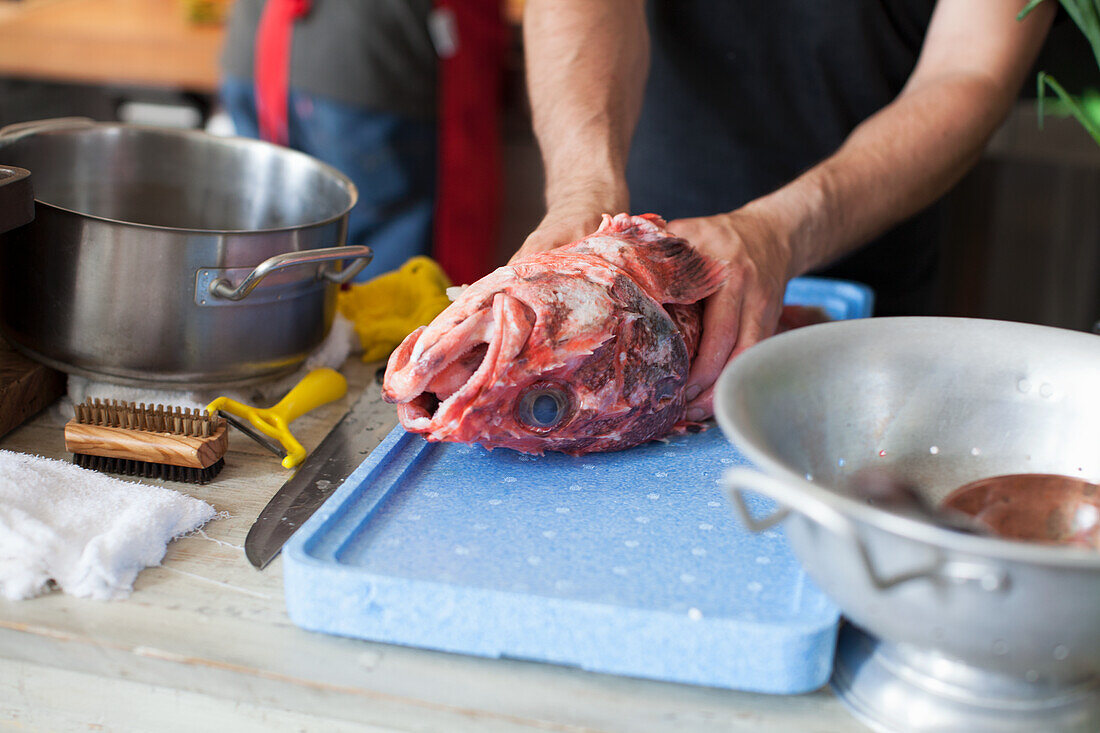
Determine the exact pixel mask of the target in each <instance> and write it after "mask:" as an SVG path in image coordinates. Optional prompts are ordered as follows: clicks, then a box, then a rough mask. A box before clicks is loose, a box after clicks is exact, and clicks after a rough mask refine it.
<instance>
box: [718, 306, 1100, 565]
mask: <svg viewBox="0 0 1100 733" xmlns="http://www.w3.org/2000/svg"><path fill="white" fill-rule="evenodd" d="M886 321H890V322H892V324H893V325H891V326H885V325H884V326H883V327H884V328H887V327H889V328H897V324H900V323H902V322H918V321H922V322H928V323H931V322H937V323H940V324H944V323H946V322H954V323H959V324H965V323H969V324H981V325H982V326H983V327H990V326H992V327H994V328H1004V327H1006V326H1007V327H1012V328H1017V329H1036V330H1040V329H1041V330H1044V331H1059V332H1063V333H1067V334H1076V335H1079V336H1081V337H1082V338H1096V337H1095V336H1091V335H1090V334H1086V333H1080V332H1076V331H1069V330H1067V329H1059V328H1053V327H1050V326H1038V325H1034V324H1025V323H1014V322H1010V321H996V320H990V319H978V318H955V317H946V316H909V317H893V318H872V319H852V320H845V321H833V322H831V323H822V324H817V325H813V326H806V327H804V328H800V329H796V330H794V331H788V332H787V333H783V334H779V335H776V336H772V337H771V338H768V339H766V340H764V341H762V342H760V343H758V344H756V345H754V346H752V347H751V348H749V349H747V350H746V351H745V352H744V353H743V354H741V355H740V356H739V357H737V359H735V360H734V361H733V362H731V363H730V365H729V366H727V367H726V369H725V370H724V371H723V372H722V375H721V376H720V377H719V379H718V383H717V386H716V388H715V394H714V405H715V417H716V418H717V420H718V424H719V426H720V427H721V429H722V432H723V433H724V434H725V435H726V439H727V440H729V441H730V442H731V443H733V444H734V445H735V446H737V448H738V449H739V450H741V451H742V452H743V453H744V454H745V456H746V457H747V458H748V459H749V460H750V461H751V462H752V464H753V465H754V466H755V467H756V468H757V470H763V471H764V472H765V473H768V474H771V475H772V476H773V477H775V478H778V479H780V480H783V481H785V482H786V483H788V484H789V485H790V486H791V488H794V489H797V490H798V491H799V492H800V493H802V494H805V495H806V498H807V499H808V500H810V501H815V502H818V503H819V504H824V505H825V506H826V507H827V508H828V509H831V510H833V511H834V512H837V513H839V514H840V515H842V516H843V517H844V518H845V519H848V520H854V521H856V522H859V523H862V524H866V525H869V526H871V527H874V528H876V529H878V530H881V531H883V532H886V533H888V534H895V535H899V536H901V537H904V538H906V539H910V540H914V541H916V542H921V543H925V544H928V545H932V546H935V547H939V548H943V549H947V550H952V551H957V552H961V553H967V554H970V555H975V556H980V557H984V558H991V559H994V560H1006V561H1016V562H1023V563H1030V564H1034V565H1057V566H1060V567H1072V568H1080V569H1090V570H1100V552H1096V551H1094V550H1087V549H1084V548H1076V547H1066V546H1058V545H1044V544H1039V543H1034V542H1023V541H1014V540H1007V539H1001V538H997V537H983V536H981V535H968V534H964V533H961V532H955V531H952V530H949V529H946V528H943V527H937V526H936V525H933V524H929V523H926V522H922V521H919V520H917V519H911V518H909V517H905V516H901V515H899V514H894V513H892V512H888V511H886V510H884V509H879V508H877V507H874V506H871V505H868V504H864V503H862V502H860V501H857V500H856V499H853V498H850V497H848V496H846V495H844V494H840V493H837V492H835V491H832V490H830V489H826V488H823V487H822V486H821V485H820V484H817V483H815V482H813V481H807V480H806V478H805V476H802V475H799V474H798V473H797V472H795V471H793V470H791V469H790V468H788V467H787V466H785V465H784V464H783V463H782V462H780V461H779V460H777V459H775V458H773V457H772V456H771V455H770V454H769V453H768V451H767V450H765V449H764V448H763V447H761V446H759V445H757V444H756V443H754V441H753V440H752V439H750V438H749V437H748V436H747V435H746V434H745V432H744V431H742V430H741V429H740V428H739V427H738V425H737V423H736V422H735V421H734V420H733V419H732V418H731V417H730V416H729V415H728V414H727V411H726V410H725V409H723V408H724V406H725V405H726V404H730V403H732V402H733V400H732V399H727V397H728V396H730V395H734V394H736V393H737V392H738V391H739V387H738V386H737V382H738V380H739V379H740V378H741V375H742V374H743V373H746V372H747V371H749V370H750V369H751V368H753V367H754V366H755V365H756V363H757V362H762V361H764V360H765V359H767V358H768V357H769V354H770V352H771V351H772V350H774V348H776V347H775V346H772V345H769V344H778V343H785V342H787V341H790V340H793V339H798V338H801V337H800V336H799V334H805V333H809V332H812V331H815V330H816V331H817V332H818V333H820V332H821V330H822V329H838V328H840V329H844V328H853V327H855V328H861V327H862V328H867V325H866V324H868V323H883V322H886ZM853 324H863V325H861V326H853ZM877 327H878V326H877V325H876V326H871V328H877ZM788 508H789V509H790V511H792V512H795V513H798V514H801V515H802V516H803V517H805V518H806V519H810V520H811V521H813V520H812V518H811V517H810V516H809V515H808V514H807V513H806V512H802V511H799V509H798V507H796V506H790V507H788ZM823 526H824V525H823Z"/></svg>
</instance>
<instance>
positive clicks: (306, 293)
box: [0, 119, 371, 387]
mask: <svg viewBox="0 0 1100 733" xmlns="http://www.w3.org/2000/svg"><path fill="white" fill-rule="evenodd" d="M0 161H3V162H4V163H6V164H10V165H17V166H20V167H22V168H26V169H29V170H30V171H31V172H32V174H33V177H34V190H35V220H34V222H33V223H31V224H28V225H26V226H23V227H20V228H18V229H15V230H13V231H11V232H8V233H7V234H4V235H3V236H2V237H0V328H2V330H3V333H4V335H5V336H6V337H7V338H8V340H9V341H11V342H12V343H13V344H14V345H15V346H16V348H18V349H20V350H21V351H23V352H25V353H26V354H27V355H29V356H31V357H32V358H35V359H37V360H39V361H42V362H44V363H46V364H49V365H51V366H54V367H57V368H59V369H63V370H65V371H68V372H72V373H77V374H84V375H87V376H91V377H93V378H96V379H102V380H106V381H113V382H120V383H134V384H139V385H143V386H153V385H162V386H184V385H186V386H188V387H221V386H228V385H234V384H244V383H248V382H251V381H255V380H259V379H263V378H267V377H271V376H275V375H278V374H280V373H284V372H287V371H291V370H293V369H294V368H295V367H296V366H297V365H298V364H299V363H301V362H302V361H303V360H304V359H305V357H306V355H307V354H308V353H309V352H310V351H311V350H312V349H313V348H314V347H316V346H317V345H318V344H320V343H321V341H322V340H323V339H324V337H325V335H326V334H327V332H328V329H329V327H330V326H331V323H332V318H333V315H334V312H335V310H334V309H335V296H336V284H337V283H340V282H344V281H346V280H348V279H350V278H351V277H353V276H354V275H355V274H356V273H358V272H359V271H360V270H361V269H362V268H363V267H364V266H365V265H366V264H367V262H369V260H370V256H371V253H370V249H369V248H368V247H362V246H359V247H344V246H341V245H343V243H344V240H345V237H346V234H347V215H348V212H349V211H350V209H351V207H352V206H353V205H354V204H355V201H356V197H357V193H356V190H355V186H354V185H353V184H352V183H351V181H350V180H348V179H347V178H346V177H345V176H344V175H342V174H341V173H339V172H338V171H336V170H335V169H333V168H331V167H329V166H327V165H324V164H323V163H321V162H319V161H317V160H315V159H313V158H311V157H309V156H307V155H304V154H302V153H298V152H295V151H292V150H289V149H286V148H281V147H278V146H275V145H269V144H267V143H264V142H260V141H256V140H246V139H241V138H218V137H214V136H211V135H208V134H205V133H202V132H196V131H182V130H169V129H161V128H152V127H143V126H137V125H125V124H108V123H95V122H91V121H89V120H79V119H75V120H74V119H62V120H46V121H42V122H34V123H24V124H20V125H14V126H11V127H7V128H4V129H3V130H0ZM352 259H354V260H355V262H354V263H353V264H351V265H349V266H348V267H347V268H345V269H340V265H341V263H343V262H345V261H347V260H352Z"/></svg>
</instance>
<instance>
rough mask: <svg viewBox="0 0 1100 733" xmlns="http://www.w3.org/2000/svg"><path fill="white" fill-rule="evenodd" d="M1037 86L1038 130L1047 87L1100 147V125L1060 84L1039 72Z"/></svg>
mask: <svg viewBox="0 0 1100 733" xmlns="http://www.w3.org/2000/svg"><path fill="white" fill-rule="evenodd" d="M1036 81H1037V83H1038V85H1039V105H1038V107H1039V109H1038V111H1039V129H1040V130H1041V129H1042V128H1043V111H1044V110H1043V103H1044V99H1045V97H1046V90H1047V88H1048V87H1049V88H1050V90H1051V91H1052V92H1054V93H1055V94H1056V95H1058V98H1059V99H1060V100H1061V101H1062V104H1064V105H1066V107H1067V108H1068V109H1069V113H1070V114H1071V115H1073V117H1074V119H1076V120H1077V121H1078V122H1079V123H1081V126H1082V127H1084V128H1085V131H1086V132H1088V134H1089V135H1091V136H1092V139H1093V140H1095V141H1096V144H1097V145H1100V124H1097V122H1096V121H1095V120H1094V119H1092V117H1090V115H1089V114H1088V112H1087V111H1086V110H1085V108H1084V107H1083V106H1082V105H1081V103H1080V102H1078V101H1077V100H1076V99H1074V98H1073V95H1071V94H1070V93H1069V92H1067V91H1066V90H1065V89H1064V88H1063V87H1062V85H1061V84H1059V83H1058V82H1057V81H1056V80H1055V79H1054V77H1052V76H1050V75H1049V74H1047V73H1046V72H1045V71H1040V72H1039V76H1038V78H1037V80H1036Z"/></svg>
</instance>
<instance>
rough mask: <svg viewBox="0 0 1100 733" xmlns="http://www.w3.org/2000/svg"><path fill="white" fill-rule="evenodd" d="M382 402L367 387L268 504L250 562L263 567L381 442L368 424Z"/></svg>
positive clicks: (248, 547)
mask: <svg viewBox="0 0 1100 733" xmlns="http://www.w3.org/2000/svg"><path fill="white" fill-rule="evenodd" d="M377 401H378V397H377V395H375V394H373V392H372V390H369V389H364V390H363V394H362V395H360V396H359V399H357V400H356V401H355V404H353V405H352V406H351V407H350V408H349V409H348V411H347V412H346V413H344V416H343V417H341V418H340V422H338V423H336V427H334V428H333V429H332V430H331V431H329V434H328V435H326V436H325V438H324V440H322V441H321V444H320V445H318V446H317V447H316V448H315V449H314V450H313V452H312V453H310V454H309V455H308V456H306V459H305V461H303V463H302V465H301V466H299V467H298V471H297V472H296V473H295V474H294V475H293V476H291V477H290V478H289V479H288V480H287V482H286V483H285V484H283V487H282V488H281V489H279V491H278V492H276V494H275V496H273V497H272V498H271V501H269V502H268V503H267V506H265V507H264V509H263V511H262V512H260V516H259V517H258V518H257V519H256V522H255V524H253V525H252V528H251V529H250V530H249V531H248V537H246V538H245V541H244V553H245V556H246V557H247V558H248V561H249V562H250V563H252V564H253V565H255V566H256V567H257V568H259V569H260V570H263V569H264V568H265V567H267V565H268V563H270V562H271V561H272V560H274V559H275V557H276V556H277V555H278V554H279V551H280V550H282V548H283V545H284V544H285V543H286V541H287V540H288V539H290V536H291V535H292V534H294V532H295V531H296V530H297V529H298V528H299V527H301V526H302V524H303V523H304V522H305V521H306V520H307V519H309V518H310V517H311V516H313V513H314V512H315V511H317V509H318V507H320V506H321V504H323V503H324V502H325V500H326V499H328V497H329V496H331V495H332V493H333V492H334V491H335V490H336V488H337V487H338V486H339V485H340V484H341V483H343V481H344V479H345V478H347V477H348V475H349V474H350V473H351V472H352V471H354V470H355V469H356V468H357V467H358V466H359V464H360V463H362V462H363V458H364V457H365V456H366V455H367V454H368V453H370V450H371V448H373V447H374V446H375V445H377V444H378V436H377V435H376V434H375V431H374V430H370V429H369V427H370V426H369V418H370V416H371V411H372V409H374V407H375V403H376V402H377Z"/></svg>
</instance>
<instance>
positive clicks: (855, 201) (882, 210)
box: [749, 78, 1004, 275]
mask: <svg viewBox="0 0 1100 733" xmlns="http://www.w3.org/2000/svg"><path fill="white" fill-rule="evenodd" d="M989 95H990V92H988V90H984V89H983V88H982V82H981V81H979V80H974V79H966V78H961V79H944V80H942V81H941V82H938V83H936V84H933V85H929V86H927V87H925V88H923V89H918V90H914V91H912V92H909V93H906V94H904V95H902V96H901V97H899V98H898V99H897V100H896V101H895V102H894V103H892V104H891V105H889V106H887V107H886V108H884V109H883V110H881V111H880V112H879V113H877V114H876V115H874V116H872V117H871V118H869V119H868V120H866V121H865V122H864V123H863V124H862V125H860V126H859V127H857V128H856V129H855V130H854V131H853V132H852V134H851V135H850V136H849V137H848V139H847V141H846V142H845V143H844V145H843V146H842V147H841V148H840V149H839V150H838V151H837V152H836V153H835V154H834V155H832V156H831V157H829V158H827V159H826V160H825V161H823V162H822V163H820V164H819V165H817V166H815V167H814V168H811V169H810V170H809V171H807V172H806V173H805V174H803V175H802V176H800V177H799V178H797V179H795V180H794V181H793V182H792V183H790V184H788V185H787V186H784V187H783V188H781V189H779V190H778V191H776V192H775V193H772V194H770V195H768V196H765V197H763V198H761V199H758V200H757V201H754V202H753V203H751V204H749V208H750V209H753V210H755V211H756V212H758V213H762V214H764V215H765V216H770V217H775V218H776V219H777V224H778V226H779V229H780V231H784V232H785V233H786V234H787V236H789V239H790V241H789V246H790V250H791V257H792V261H791V268H792V272H791V274H792V275H797V274H802V273H805V272H808V271H810V270H813V269H815V268H818V267H821V266H823V265H826V264H828V263H829V262H830V261H832V260H835V259H836V258H838V257H839V256H841V255H843V254H844V253H846V252H848V251H850V250H852V249H854V248H856V247H858V246H860V245H862V244H863V243H865V242H867V241H870V240H871V239H873V238H875V237H876V236H878V235H879V234H882V233H883V232H884V231H886V230H887V229H889V228H890V227H891V226H893V225H894V224H896V223H897V222H899V221H902V220H904V219H906V218H908V217H909V216H912V215H913V214H915V213H917V212H918V211H920V210H921V209H923V208H925V207H926V206H928V205H929V204H931V203H932V202H934V201H935V200H936V199H938V198H939V197H940V196H942V195H943V194H944V193H946V192H947V191H948V190H949V189H950V188H951V187H952V186H953V185H954V184H955V183H956V182H958V180H959V179H960V178H961V177H962V175H963V174H964V173H965V172H966V171H967V170H968V169H969V168H970V167H971V166H972V165H973V164H974V162H975V161H976V160H977V158H978V156H979V155H980V154H981V151H982V148H983V147H984V146H985V143H986V141H987V140H988V138H989V136H990V135H991V134H992V132H993V131H994V129H995V128H996V126H997V124H998V123H999V122H1000V120H1001V119H1002V117H1003V114H1004V111H1003V110H1002V109H1001V108H1000V105H997V106H994V105H992V104H991V103H990V101H989Z"/></svg>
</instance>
